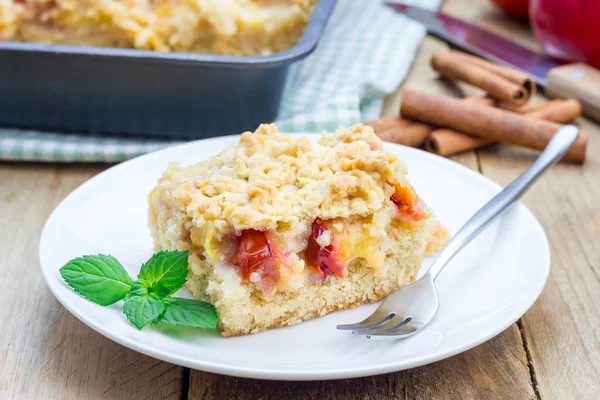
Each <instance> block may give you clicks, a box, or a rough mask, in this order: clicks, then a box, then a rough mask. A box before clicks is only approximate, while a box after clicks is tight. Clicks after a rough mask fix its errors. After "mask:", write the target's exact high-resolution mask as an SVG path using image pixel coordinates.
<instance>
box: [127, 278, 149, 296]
mask: <svg viewBox="0 0 600 400" xmlns="http://www.w3.org/2000/svg"><path fill="white" fill-rule="evenodd" d="M148 286H149V285H148V282H146V281H144V280H141V279H138V280H135V281H133V283H132V284H131V289H129V292H128V293H127V296H144V295H147V294H148Z"/></svg>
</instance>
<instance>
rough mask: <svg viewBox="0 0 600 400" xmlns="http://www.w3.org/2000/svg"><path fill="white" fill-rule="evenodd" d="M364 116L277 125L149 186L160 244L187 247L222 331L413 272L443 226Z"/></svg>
mask: <svg viewBox="0 0 600 400" xmlns="http://www.w3.org/2000/svg"><path fill="white" fill-rule="evenodd" d="M406 173H407V171H406V167H405V166H404V164H403V163H402V162H401V161H400V160H399V159H398V158H397V157H396V156H395V155H394V154H392V153H389V152H385V151H383V150H382V146H381V141H380V140H379V139H378V138H377V136H376V135H375V134H374V133H373V131H372V129H371V128H370V127H366V126H362V125H357V126H354V127H351V128H348V129H340V130H338V131H337V132H336V133H324V134H323V135H322V136H321V137H320V138H319V139H318V140H317V142H316V143H311V141H310V140H309V139H308V138H307V137H301V138H298V137H294V136H292V135H287V134H283V133H280V132H279V131H278V130H277V128H276V126H275V125H261V126H260V127H259V128H258V129H257V130H256V132H254V133H251V132H245V133H244V134H242V135H241V137H240V139H239V142H238V143H236V144H234V145H231V146H229V147H228V148H226V149H224V150H223V151H222V152H221V153H219V154H218V155H216V156H214V157H211V158H209V159H208V160H206V161H201V162H199V163H197V164H195V165H192V166H189V167H181V166H179V165H177V164H171V165H170V166H169V167H168V169H167V171H166V172H165V173H164V174H163V176H162V177H161V178H160V179H159V181H158V185H157V187H156V188H155V189H154V190H153V191H152V193H151V194H150V196H149V204H150V228H151V231H152V235H153V237H154V240H155V246H156V249H157V250H162V249H189V250H190V259H189V261H190V262H189V268H190V273H189V276H188V282H187V284H186V285H187V288H188V289H189V290H190V291H191V292H192V293H193V295H194V297H196V298H198V299H201V300H206V301H209V302H211V303H212V304H214V305H215V307H216V309H217V312H218V314H219V326H220V328H221V330H222V334H223V335H224V336H237V335H245V334H249V333H255V332H260V331H263V330H265V329H269V328H274V327H280V326H285V325H292V324H296V323H298V322H301V321H303V320H307V319H310V318H314V317H318V316H321V315H325V314H328V313H330V312H332V311H336V310H343V309H346V308H350V307H355V306H358V305H361V304H363V303H367V302H373V301H377V300H380V299H382V298H384V297H385V296H387V295H389V294H390V293H392V292H394V291H395V290H397V289H398V288H400V287H401V286H403V285H405V284H407V283H409V282H411V281H413V280H414V279H415V277H416V275H417V272H418V271H419V268H420V266H421V264H422V262H423V258H424V256H425V255H426V254H429V253H432V252H434V251H436V250H438V249H439V248H440V247H442V246H443V245H444V244H445V243H446V241H447V239H448V233H447V231H446V230H445V229H444V228H443V227H442V226H441V225H440V224H439V222H438V221H437V220H436V219H435V217H434V215H433V213H432V211H431V210H430V209H429V208H428V207H427V206H426V205H425V204H424V203H423V202H422V201H421V200H420V199H419V197H418V196H417V194H416V193H415V192H414V190H413V188H412V186H411V185H410V184H409V182H408V181H407V179H406Z"/></svg>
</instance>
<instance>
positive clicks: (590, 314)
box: [480, 119, 600, 399]
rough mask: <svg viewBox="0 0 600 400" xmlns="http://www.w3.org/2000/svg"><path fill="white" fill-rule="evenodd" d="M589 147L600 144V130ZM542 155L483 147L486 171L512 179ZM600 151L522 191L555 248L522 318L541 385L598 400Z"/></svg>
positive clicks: (558, 395)
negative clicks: (536, 293)
mask: <svg viewBox="0 0 600 400" xmlns="http://www.w3.org/2000/svg"><path fill="white" fill-rule="evenodd" d="M579 125H580V126H581V127H582V128H584V129H586V130H587V131H588V133H589V134H590V143H589V149H595V148H598V146H600V129H599V128H598V125H596V124H593V123H592V122H589V121H586V120H583V119H582V120H581V121H580V123H579ZM534 157H535V153H534V152H532V151H529V150H523V149H517V148H511V147H508V146H501V147H499V148H498V149H497V150H496V151H495V152H490V151H481V154H480V158H481V165H482V170H483V173H484V174H485V175H486V176H488V177H490V178H491V179H493V180H495V181H497V182H499V183H501V184H503V185H505V184H507V183H509V182H510V181H511V180H512V179H514V178H515V177H516V176H517V175H518V174H519V173H521V172H522V171H523V170H525V169H526V168H527V167H528V166H529V165H530V164H531V162H532V160H533V158H534ZM599 170H600V154H598V153H597V152H594V151H593V150H592V151H589V152H588V159H587V161H586V164H585V165H583V166H576V165H569V164H565V163H561V164H557V165H555V166H553V167H552V168H551V169H550V170H549V171H548V172H547V173H546V175H545V176H544V177H542V178H541V179H540V180H539V181H538V182H537V183H536V185H534V187H532V188H531V190H530V192H529V193H528V194H527V195H526V196H525V197H524V198H523V201H524V202H525V204H526V205H527V206H528V207H529V208H530V209H531V210H532V212H533V213H534V214H535V215H536V217H537V218H538V219H539V221H540V222H541V224H542V226H543V227H544V230H545V231H546V235H547V236H548V240H549V242H550V248H551V251H552V267H551V272H550V277H549V279H548V283H547V284H546V288H545V289H544V291H543V293H542V295H541V297H540V299H539V300H538V301H537V302H536V303H535V305H534V306H533V308H532V309H531V310H530V311H529V312H528V313H527V314H525V316H524V317H523V322H522V327H523V331H524V334H525V339H526V342H527V350H528V352H529V353H530V358H531V361H532V368H533V372H534V374H535V380H536V385H537V387H538V390H539V392H540V395H541V397H542V398H544V399H564V398H579V399H597V398H598V394H599V393H600V232H599V231H598V222H599V221H600V208H599V204H600V187H599V186H598V178H599V177H600V173H599V172H598V171H599Z"/></svg>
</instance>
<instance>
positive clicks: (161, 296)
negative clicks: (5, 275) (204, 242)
mask: <svg viewBox="0 0 600 400" xmlns="http://www.w3.org/2000/svg"><path fill="white" fill-rule="evenodd" d="M188 256H189V251H161V252H158V253H156V254H154V255H153V256H152V257H150V259H149V260H148V261H146V262H145V263H144V264H143V265H142V267H141V269H140V273H139V274H138V279H137V280H135V281H132V279H131V277H130V276H129V275H128V274H127V271H126V270H125V268H123V266H122V265H121V264H120V263H119V261H117V259H116V258H114V257H113V256H107V255H103V254H98V255H90V256H83V257H78V258H75V259H73V260H71V261H69V262H68V263H67V264H65V265H64V266H63V267H62V268H61V269H60V274H61V276H62V277H63V279H64V280H65V281H66V282H67V284H68V285H69V286H71V287H72V288H73V290H75V292H77V293H79V294H80V295H81V296H83V297H85V298H86V299H88V300H90V301H93V302H94V303H97V304H99V305H102V306H107V305H110V304H114V303H116V302H118V301H119V300H125V301H124V303H123V313H124V314H125V316H126V317H127V319H128V320H129V321H130V322H131V323H132V324H133V326H135V327H136V328H137V329H142V328H143V327H145V326H146V325H148V324H156V323H161V324H167V325H174V326H189V327H193V328H203V329H214V328H216V326H217V319H218V318H217V313H216V311H215V308H214V307H213V306H212V304H210V303H207V302H203V301H197V300H191V299H181V298H175V297H172V295H173V294H174V293H175V292H176V291H177V290H179V289H180V288H181V287H183V285H184V283H185V281H186V280H187V273H188Z"/></svg>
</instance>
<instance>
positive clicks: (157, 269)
mask: <svg viewBox="0 0 600 400" xmlns="http://www.w3.org/2000/svg"><path fill="white" fill-rule="evenodd" d="M188 256H189V251H187V250H186V251H160V252H158V253H156V254H154V255H153V256H152V257H150V259H149V260H148V261H146V262H145V263H144V264H143V265H142V268H141V269H140V273H139V275H138V278H139V279H141V280H144V281H146V282H148V283H149V284H150V289H151V291H153V292H159V293H161V295H162V296H163V297H166V296H170V295H172V294H173V293H175V292H176V291H178V290H179V289H180V288H181V287H182V286H183V284H184V283H185V281H186V279H187V274H188Z"/></svg>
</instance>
